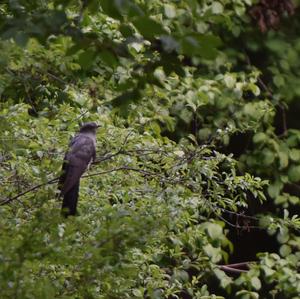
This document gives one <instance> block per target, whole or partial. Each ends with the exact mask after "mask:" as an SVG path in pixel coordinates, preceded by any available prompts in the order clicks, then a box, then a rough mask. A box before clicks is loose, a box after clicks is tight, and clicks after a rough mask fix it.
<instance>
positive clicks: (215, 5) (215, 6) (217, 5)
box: [211, 1, 224, 15]
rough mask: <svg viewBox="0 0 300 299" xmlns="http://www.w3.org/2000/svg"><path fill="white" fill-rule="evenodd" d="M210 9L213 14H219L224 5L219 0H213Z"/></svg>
mask: <svg viewBox="0 0 300 299" xmlns="http://www.w3.org/2000/svg"><path fill="white" fill-rule="evenodd" d="M211 10H212V13H213V14H216V15H219V14H222V13H223V11H224V7H223V5H222V4H221V3H220V2H219V1H214V2H213V3H212V6H211Z"/></svg>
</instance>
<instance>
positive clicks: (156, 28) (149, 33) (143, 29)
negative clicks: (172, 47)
mask: <svg viewBox="0 0 300 299" xmlns="http://www.w3.org/2000/svg"><path fill="white" fill-rule="evenodd" d="M133 24H134V26H135V27H136V29H137V30H138V31H139V32H140V33H141V34H142V35H143V36H144V37H145V38H147V39H152V38H154V37H155V36H158V35H161V34H164V33H165V30H164V29H163V27H162V25H161V24H159V23H158V22H156V21H154V20H153V19H151V18H148V17H139V18H136V19H135V20H134V21H133Z"/></svg>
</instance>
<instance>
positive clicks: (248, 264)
mask: <svg viewBox="0 0 300 299" xmlns="http://www.w3.org/2000/svg"><path fill="white" fill-rule="evenodd" d="M255 263H256V262H255V261H250V262H241V263H234V264H227V265H219V267H230V268H241V267H246V268H248V269H249V267H250V264H255Z"/></svg>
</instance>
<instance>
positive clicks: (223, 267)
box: [218, 266, 248, 274]
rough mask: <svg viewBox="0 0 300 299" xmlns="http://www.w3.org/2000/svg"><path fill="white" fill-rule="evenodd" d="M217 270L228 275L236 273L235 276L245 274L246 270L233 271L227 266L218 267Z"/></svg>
mask: <svg viewBox="0 0 300 299" xmlns="http://www.w3.org/2000/svg"><path fill="white" fill-rule="evenodd" d="M218 268H219V269H221V270H223V271H224V272H230V273H236V274H241V273H247V272H248V271H247V270H242V269H235V268H231V267H228V266H218Z"/></svg>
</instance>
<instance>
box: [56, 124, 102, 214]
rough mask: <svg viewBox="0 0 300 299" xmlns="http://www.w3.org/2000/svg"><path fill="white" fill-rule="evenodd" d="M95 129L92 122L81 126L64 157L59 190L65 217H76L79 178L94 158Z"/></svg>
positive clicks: (95, 125)
mask: <svg viewBox="0 0 300 299" xmlns="http://www.w3.org/2000/svg"><path fill="white" fill-rule="evenodd" d="M97 128H98V126H97V124H96V123H93V122H89V123H85V124H83V125H82V127H81V128H80V131H79V133H78V134H77V135H76V136H75V137H74V138H73V139H72V140H71V142H70V144H69V150H68V151H67V153H66V155H65V158H64V163H63V167H62V175H61V176H60V179H59V189H60V191H61V193H60V194H61V196H63V204H62V212H63V214H64V215H65V216H66V217H67V216H69V215H76V211H77V201H78V192H79V182H80V178H81V176H82V174H83V173H84V172H85V171H86V169H87V168H88V166H89V164H90V163H91V162H92V161H93V160H95V157H96V129H97Z"/></svg>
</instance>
